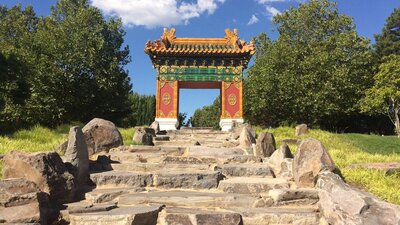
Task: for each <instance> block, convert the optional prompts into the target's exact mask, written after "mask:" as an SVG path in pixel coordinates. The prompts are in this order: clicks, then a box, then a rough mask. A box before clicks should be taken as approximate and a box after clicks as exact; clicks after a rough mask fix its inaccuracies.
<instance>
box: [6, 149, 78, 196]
mask: <svg viewBox="0 0 400 225" xmlns="http://www.w3.org/2000/svg"><path fill="white" fill-rule="evenodd" d="M3 177H4V178H6V179H7V178H25V179H26V180H30V181H32V182H34V183H35V184H37V186H38V187H39V189H40V190H41V191H43V192H46V193H48V194H49V195H50V200H51V201H52V202H55V203H65V202H69V201H72V200H73V197H74V192H75V183H74V177H73V176H72V175H71V174H70V173H69V172H67V170H66V167H65V165H64V163H63V161H62V160H61V158H60V156H59V155H58V154H57V153H56V152H46V153H34V154H28V153H21V152H17V151H12V152H10V153H8V154H7V155H6V156H5V157H4V159H3Z"/></svg>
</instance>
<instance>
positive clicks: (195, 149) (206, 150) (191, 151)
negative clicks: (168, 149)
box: [184, 146, 246, 158]
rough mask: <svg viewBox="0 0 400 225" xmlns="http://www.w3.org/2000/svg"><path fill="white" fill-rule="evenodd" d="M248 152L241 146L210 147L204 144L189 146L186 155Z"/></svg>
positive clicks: (216, 155) (229, 155)
mask: <svg viewBox="0 0 400 225" xmlns="http://www.w3.org/2000/svg"><path fill="white" fill-rule="evenodd" d="M245 154H246V152H245V151H243V150H242V149H240V148H210V147H203V146H192V147H188V148H187V150H186V151H185V153H184V156H201V157H217V158H218V157H222V158H224V157H225V158H226V157H232V156H237V155H245Z"/></svg>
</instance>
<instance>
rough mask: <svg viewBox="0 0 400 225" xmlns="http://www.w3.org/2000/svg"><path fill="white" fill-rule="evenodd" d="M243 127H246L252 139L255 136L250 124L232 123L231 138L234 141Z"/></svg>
mask: <svg viewBox="0 0 400 225" xmlns="http://www.w3.org/2000/svg"><path fill="white" fill-rule="evenodd" d="M244 127H246V128H247V129H248V130H249V131H250V133H251V134H252V135H253V137H255V136H256V130H255V129H254V128H253V127H252V126H251V125H250V124H248V123H238V122H236V121H232V128H231V138H232V139H235V140H236V139H238V138H239V137H240V134H241V133H242V130H243V128H244Z"/></svg>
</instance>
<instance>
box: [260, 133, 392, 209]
mask: <svg viewBox="0 0 400 225" xmlns="http://www.w3.org/2000/svg"><path fill="white" fill-rule="evenodd" d="M265 131H268V132H271V133H273V134H274V136H275V139H276V141H277V145H280V144H281V143H282V140H284V139H296V138H298V137H296V136H295V135H294V133H295V132H294V129H293V128H289V127H280V128H276V129H267V130H265ZM257 132H258V133H259V132H261V130H260V129H257ZM310 137H312V138H315V139H318V140H320V141H321V142H322V143H323V144H324V146H325V147H326V148H327V149H328V151H329V153H330V155H331V156H332V158H333V160H334V162H335V164H336V166H337V167H338V168H339V169H340V170H341V172H342V175H343V176H344V178H345V180H346V182H349V183H351V184H352V185H355V186H357V187H360V188H362V189H364V190H366V191H369V192H371V193H373V194H375V195H377V196H378V197H380V198H382V199H384V200H386V201H388V202H391V203H395V204H400V193H399V192H398V187H399V184H400V177H398V176H396V175H391V176H386V175H385V174H384V173H383V172H381V171H376V170H368V169H349V168H348V166H349V165H351V164H354V163H368V162H394V161H397V162H400V138H398V137H395V136H377V135H365V134H335V133H330V132H326V131H321V130H310V133H309V134H308V135H305V136H302V137H301V139H304V138H310ZM289 147H290V149H291V150H292V152H294V151H295V150H296V146H295V145H289Z"/></svg>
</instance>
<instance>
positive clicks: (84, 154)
mask: <svg viewBox="0 0 400 225" xmlns="http://www.w3.org/2000/svg"><path fill="white" fill-rule="evenodd" d="M65 162H67V163H68V164H70V165H71V166H72V171H70V172H71V173H72V174H73V175H74V177H75V180H76V183H77V184H78V185H79V186H85V185H87V183H88V179H89V155H88V149H87V146H86V142H85V137H84V135H83V132H82V130H81V128H79V127H78V126H75V127H71V128H70V130H69V135H68V147H67V150H66V151H65Z"/></svg>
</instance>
